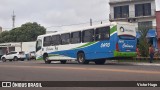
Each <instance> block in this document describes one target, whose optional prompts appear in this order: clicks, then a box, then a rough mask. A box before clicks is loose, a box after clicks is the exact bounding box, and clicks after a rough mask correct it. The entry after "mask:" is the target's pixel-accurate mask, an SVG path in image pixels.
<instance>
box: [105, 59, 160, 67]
mask: <svg viewBox="0 0 160 90" xmlns="http://www.w3.org/2000/svg"><path fill="white" fill-rule="evenodd" d="M107 63H117V64H129V65H142V66H160V60H154V61H153V63H149V61H148V60H145V61H144V60H133V61H132V60H130V61H128V60H119V61H118V60H112V61H107Z"/></svg>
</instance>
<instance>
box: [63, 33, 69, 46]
mask: <svg viewBox="0 0 160 90" xmlns="http://www.w3.org/2000/svg"><path fill="white" fill-rule="evenodd" d="M61 40H62V45H65V44H70V34H69V33H67V34H62V35H61Z"/></svg>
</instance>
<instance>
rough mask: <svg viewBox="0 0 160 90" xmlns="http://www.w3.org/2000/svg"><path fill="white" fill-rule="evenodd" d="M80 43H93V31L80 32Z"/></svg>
mask: <svg viewBox="0 0 160 90" xmlns="http://www.w3.org/2000/svg"><path fill="white" fill-rule="evenodd" d="M82 34H83V35H82V42H83V43H85V42H93V41H94V29H90V30H85V31H83V32H82Z"/></svg>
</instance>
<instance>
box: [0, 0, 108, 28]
mask: <svg viewBox="0 0 160 90" xmlns="http://www.w3.org/2000/svg"><path fill="white" fill-rule="evenodd" d="M108 1H109V0H41V1H40V0H0V13H1V15H0V16H1V18H0V26H2V27H5V28H11V27H12V21H11V20H12V19H11V15H12V12H13V10H15V14H16V26H20V25H21V24H24V23H25V22H38V23H40V24H41V25H43V26H45V27H49V26H56V25H66V24H74V23H75V24H77V23H82V22H88V21H89V19H90V18H92V19H93V20H94V21H97V20H107V19H108V18H109V16H108V14H109V5H108Z"/></svg>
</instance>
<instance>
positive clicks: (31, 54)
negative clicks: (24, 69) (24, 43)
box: [28, 51, 36, 60]
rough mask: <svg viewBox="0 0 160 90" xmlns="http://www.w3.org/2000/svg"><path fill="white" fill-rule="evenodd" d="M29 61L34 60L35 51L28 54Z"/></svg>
mask: <svg viewBox="0 0 160 90" xmlns="http://www.w3.org/2000/svg"><path fill="white" fill-rule="evenodd" d="M31 59H36V52H35V51H32V52H29V54H28V60H31Z"/></svg>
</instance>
